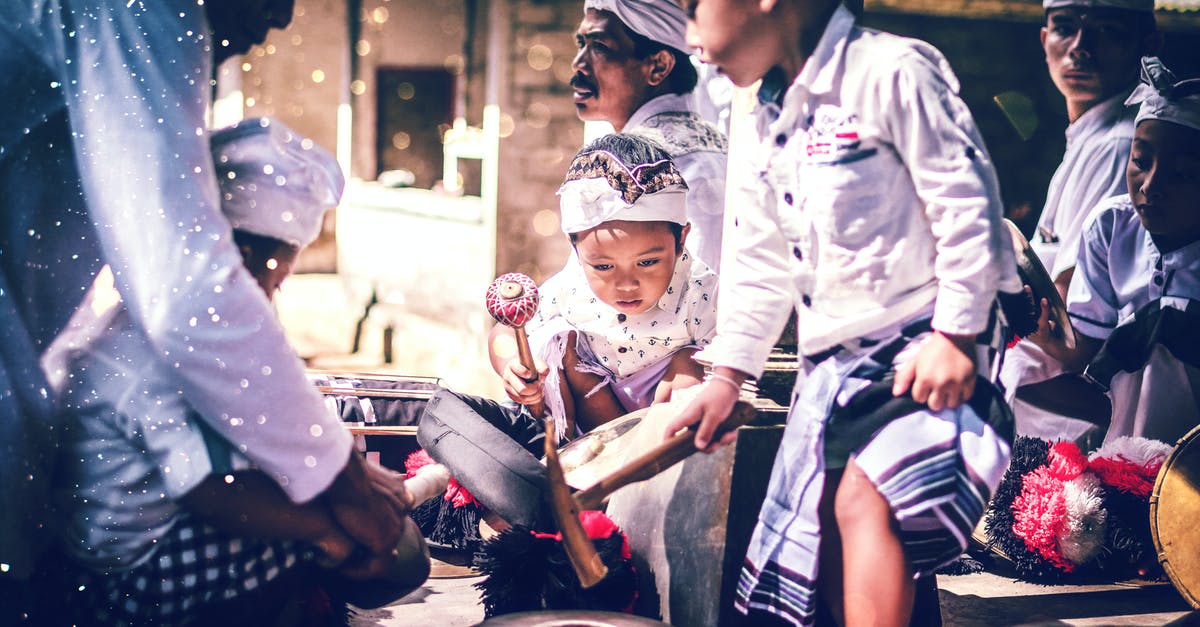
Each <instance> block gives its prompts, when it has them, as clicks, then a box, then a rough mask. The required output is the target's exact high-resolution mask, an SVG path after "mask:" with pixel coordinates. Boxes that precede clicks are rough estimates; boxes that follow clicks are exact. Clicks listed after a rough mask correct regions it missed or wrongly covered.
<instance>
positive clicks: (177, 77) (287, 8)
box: [0, 0, 411, 624]
mask: <svg viewBox="0 0 1200 627" xmlns="http://www.w3.org/2000/svg"><path fill="white" fill-rule="evenodd" d="M292 8H293V0H249V1H243V0H208V1H206V2H203V3H197V2H196V0H155V1H154V2H143V1H141V0H133V1H130V0H46V1H26V2H22V1H19V0H14V1H9V2H3V3H0V66H2V67H4V68H6V70H7V71H6V77H5V82H4V84H3V87H0V99H2V100H3V101H4V103H5V106H4V107H0V215H3V216H4V219H3V220H0V624H15V623H18V622H28V623H29V624H48V623H47V622H46V621H45V620H42V618H44V616H40V615H39V614H38V613H37V612H38V610H37V608H36V607H33V606H34V602H33V601H32V598H33V596H34V594H35V593H37V592H39V587H41V588H44V586H39V583H38V581H37V580H36V579H35V578H34V575H35V574H36V573H37V571H38V570H39V568H40V569H41V570H43V571H44V570H46V567H47V566H48V564H49V562H51V560H45V559H39V557H40V556H41V555H42V549H43V548H44V547H45V546H46V544H47V542H48V540H49V536H50V533H49V532H50V531H53V527H54V526H53V525H52V524H51V523H52V522H54V519H53V517H52V516H50V515H49V514H48V512H47V503H48V498H47V488H48V486H49V475H50V473H51V470H52V469H53V467H54V466H55V465H56V463H57V460H56V459H55V452H56V441H57V438H58V431H59V425H60V423H59V421H57V420H56V418H55V415H56V411H57V410H58V408H56V407H55V403H56V401H57V400H58V399H56V398H55V397H54V395H53V393H51V392H50V391H49V390H50V389H51V388H50V386H49V385H48V383H47V381H46V377H45V375H43V373H42V372H41V370H40V369H39V364H38V362H39V358H40V357H41V356H42V354H43V353H44V352H45V351H46V350H47V347H49V346H50V345H51V342H53V341H54V339H55V338H56V337H57V336H59V335H60V333H61V332H63V331H64V330H66V329H67V328H68V321H69V320H71V319H72V316H74V315H75V314H76V313H86V311H83V310H79V311H77V309H78V305H79V303H80V302H81V300H82V298H83V295H84V293H85V291H86V290H87V288H88V286H89V285H90V284H91V283H92V281H93V278H94V277H95V276H96V274H97V272H98V271H99V269H100V268H101V267H102V266H103V265H105V264H107V265H108V266H110V267H111V268H112V270H113V275H114V277H115V286H116V288H117V290H118V292H120V294H121V296H122V299H123V301H124V304H125V306H126V307H127V308H128V310H129V312H130V316H131V318H132V327H133V329H134V330H133V333H135V334H140V335H142V336H143V337H144V339H145V340H146V342H147V344H148V346H149V347H150V350H149V351H148V352H149V353H150V354H151V355H153V359H152V361H151V362H150V363H140V364H137V366H138V367H140V368H153V369H154V370H155V371H156V372H158V373H162V374H163V375H164V377H165V378H166V379H167V381H168V382H169V386H170V387H169V390H170V391H171V392H173V393H177V394H179V395H180V396H181V397H182V398H184V399H186V401H187V402H188V403H189V404H190V405H191V406H192V407H193V408H194V409H195V410H196V411H197V413H198V414H199V415H200V416H201V418H202V420H203V422H204V423H205V426H206V427H210V428H211V429H212V430H213V431H215V432H216V433H218V434H220V435H221V436H222V437H224V438H226V439H227V440H228V441H230V442H231V443H232V445H233V446H235V447H237V449H238V450H239V451H240V452H242V453H243V454H244V455H245V456H246V457H248V458H249V459H251V460H252V461H253V462H254V464H255V465H256V466H258V467H259V468H261V469H262V470H263V471H264V472H265V473H266V474H267V475H268V476H269V477H270V478H271V479H272V480H273V481H275V482H276V483H277V484H278V485H279V486H280V487H281V488H282V489H283V491H284V492H285V493H286V494H287V496H288V498H289V499H290V500H291V501H292V502H294V503H308V502H315V503H317V504H319V505H321V506H323V507H326V508H328V509H329V511H330V512H331V514H332V515H333V517H334V518H335V519H336V521H337V523H338V524H339V525H340V526H341V527H342V528H343V529H344V530H345V531H346V533H347V534H348V535H349V536H350V537H352V538H353V539H354V540H355V542H356V543H357V544H358V545H360V546H362V547H366V548H365V549H364V551H366V552H373V553H379V552H382V551H385V550H388V551H390V550H391V548H392V547H393V546H395V543H396V541H397V540H398V539H399V538H400V535H401V531H402V529H403V524H404V523H403V520H404V518H405V516H406V515H407V512H408V510H409V509H410V506H411V505H410V503H409V501H410V500H411V497H410V496H409V495H408V493H407V492H406V491H405V489H404V487H403V481H402V480H401V479H400V477H399V475H397V474H395V473H391V472H390V471H387V470H385V469H382V468H379V467H378V466H374V465H371V464H368V463H366V462H365V461H364V460H362V458H361V456H358V455H354V454H352V453H353V452H352V439H351V437H350V435H349V433H348V432H347V431H346V430H345V428H344V426H343V425H342V424H341V422H340V420H339V419H338V417H337V416H335V415H332V414H330V413H329V412H328V411H327V410H326V409H325V406H324V403H323V402H322V399H321V397H320V396H319V395H318V394H317V393H316V391H315V390H314V389H313V387H312V386H311V385H310V384H309V383H308V381H307V380H306V378H305V376H304V367H303V363H302V362H301V361H300V360H299V359H298V358H297V356H296V354H295V352H294V351H293V350H292V349H291V347H290V346H289V345H288V343H287V340H286V338H285V337H284V333H283V329H282V328H281V327H280V325H279V324H278V322H277V321H276V318H275V316H274V314H273V312H272V311H271V309H270V307H269V305H268V303H267V300H266V298H264V296H263V294H262V292H261V290H260V288H259V286H258V285H257V284H256V283H255V281H254V280H253V279H252V278H251V276H250V274H249V272H248V271H247V270H246V269H245V268H244V267H243V265H242V261H241V256H240V255H239V253H238V249H237V247H236V245H235V243H234V241H233V237H232V231H231V228H230V225H229V222H228V221H227V220H226V219H225V218H224V217H223V216H222V215H221V211H220V197H219V192H218V187H217V182H216V177H215V174H214V167H213V158H212V155H211V152H210V149H209V141H208V133H207V131H206V115H207V113H208V111H209V109H210V105H211V99H212V87H211V83H210V81H211V78H212V76H213V68H214V66H215V64H216V63H219V62H220V61H222V60H224V59H225V58H227V57H229V56H232V55H235V54H241V53H244V52H246V51H248V50H249V48H250V46H251V45H253V44H255V43H259V42H261V41H262V39H263V37H265V35H266V33H267V31H268V30H269V29H270V28H272V27H283V26H285V25H286V24H288V23H289V22H290V20H291V15H292ZM84 340H86V338H84ZM108 461H114V460H107V461H106V460H101V461H97V462H96V463H98V464H99V463H107V462H108ZM52 602H53V603H60V604H61V602H60V600H58V599H55V600H54V601H52Z"/></svg>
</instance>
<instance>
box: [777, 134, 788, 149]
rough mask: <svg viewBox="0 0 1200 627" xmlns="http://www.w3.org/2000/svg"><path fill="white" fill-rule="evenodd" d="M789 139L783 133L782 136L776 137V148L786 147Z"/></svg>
mask: <svg viewBox="0 0 1200 627" xmlns="http://www.w3.org/2000/svg"><path fill="white" fill-rule="evenodd" d="M787 139H788V138H787V135H784V134H783V133H780V134H778V135H776V136H775V145H776V146H782V145H784V144H786V143H787Z"/></svg>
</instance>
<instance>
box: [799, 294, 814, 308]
mask: <svg viewBox="0 0 1200 627" xmlns="http://www.w3.org/2000/svg"><path fill="white" fill-rule="evenodd" d="M800 302H802V303H804V306H805V307H812V296H809V295H808V294H805V295H804V296H801V297H800Z"/></svg>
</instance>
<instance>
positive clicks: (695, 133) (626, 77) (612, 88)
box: [571, 0, 728, 270]
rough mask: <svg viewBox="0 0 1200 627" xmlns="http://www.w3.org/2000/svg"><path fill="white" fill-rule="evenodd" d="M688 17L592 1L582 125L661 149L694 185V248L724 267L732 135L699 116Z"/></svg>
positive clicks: (579, 71) (667, 5)
mask: <svg viewBox="0 0 1200 627" xmlns="http://www.w3.org/2000/svg"><path fill="white" fill-rule="evenodd" d="M686 28H687V18H686V16H685V15H684V13H683V10H682V9H681V8H680V7H679V5H678V4H676V3H675V2H673V1H672V0H586V2H585V3H584V15H583V21H582V22H580V24H579V29H578V30H577V31H576V33H575V42H576V44H577V45H578V46H579V53H578V54H576V55H575V60H574V62H573V64H572V65H573V68H574V70H575V74H574V76H572V77H571V87H572V88H573V89H574V90H575V94H574V100H575V109H576V111H577V112H578V114H579V117H580V119H582V120H585V121H604V122H608V123H610V124H612V126H613V129H614V130H616V131H617V132H618V133H630V134H634V135H640V136H642V137H646V138H648V139H650V140H652V141H654V142H656V143H658V144H660V145H661V146H662V147H663V148H664V149H666V151H667V153H668V154H670V155H671V159H672V160H673V161H675V163H676V165H677V166H678V167H679V169H680V171H681V172H682V173H683V178H684V180H686V181H687V185H688V195H687V217H688V221H689V222H690V223H691V235H690V236H689V237H688V242H687V247H688V249H689V250H690V251H691V252H692V254H693V255H695V256H696V257H697V258H699V259H700V260H701V261H703V262H704V263H706V264H708V266H709V267H710V268H712V269H714V270H719V269H720V263H721V228H722V222H723V220H724V213H725V159H726V152H727V150H728V147H727V142H726V139H725V136H724V135H723V134H722V133H721V131H720V130H718V129H717V127H715V126H713V125H712V124H710V123H708V122H706V121H704V120H703V119H702V118H701V117H700V115H699V114H698V113H697V110H696V102H695V94H694V93H693V92H694V90H695V89H696V81H697V75H696V69H695V66H693V65H692V63H691V59H690V58H689V52H688V51H689V50H690V48H689V47H688V45H687V41H686V39H685V35H686Z"/></svg>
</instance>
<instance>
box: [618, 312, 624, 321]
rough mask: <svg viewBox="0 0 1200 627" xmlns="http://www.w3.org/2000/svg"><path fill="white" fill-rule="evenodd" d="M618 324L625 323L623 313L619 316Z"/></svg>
mask: <svg viewBox="0 0 1200 627" xmlns="http://www.w3.org/2000/svg"><path fill="white" fill-rule="evenodd" d="M617 322H625V314H623V313H619V314H617Z"/></svg>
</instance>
